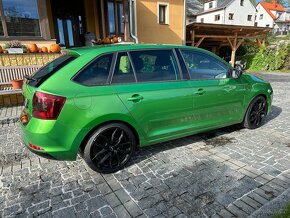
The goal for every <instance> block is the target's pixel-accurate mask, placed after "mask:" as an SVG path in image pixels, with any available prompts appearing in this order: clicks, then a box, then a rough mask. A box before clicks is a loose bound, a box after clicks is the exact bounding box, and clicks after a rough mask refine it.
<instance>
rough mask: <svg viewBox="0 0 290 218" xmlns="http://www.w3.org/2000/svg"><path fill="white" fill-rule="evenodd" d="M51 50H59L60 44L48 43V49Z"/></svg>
mask: <svg viewBox="0 0 290 218" xmlns="http://www.w3.org/2000/svg"><path fill="white" fill-rule="evenodd" d="M49 50H50V51H51V52H60V46H59V45H58V44H52V45H50V49H49Z"/></svg>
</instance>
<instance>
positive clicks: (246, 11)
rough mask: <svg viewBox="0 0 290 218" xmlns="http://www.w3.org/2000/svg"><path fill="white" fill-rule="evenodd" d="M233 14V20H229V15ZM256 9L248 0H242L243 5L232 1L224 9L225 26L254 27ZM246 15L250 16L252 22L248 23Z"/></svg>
mask: <svg viewBox="0 0 290 218" xmlns="http://www.w3.org/2000/svg"><path fill="white" fill-rule="evenodd" d="M230 13H233V14H234V19H233V20H229V14H230ZM255 13H256V9H255V7H254V5H253V4H252V3H251V2H250V0H244V5H243V6H241V5H240V0H235V1H233V2H232V3H231V4H230V5H229V6H228V7H226V9H225V24H229V25H243V26H254V24H255ZM248 15H252V20H251V21H248Z"/></svg>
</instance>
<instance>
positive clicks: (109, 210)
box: [100, 206, 113, 216]
mask: <svg viewBox="0 0 290 218" xmlns="http://www.w3.org/2000/svg"><path fill="white" fill-rule="evenodd" d="M100 213H101V215H102V216H107V215H110V214H111V213H113V210H112V208H111V207H108V206H104V207H102V208H100Z"/></svg>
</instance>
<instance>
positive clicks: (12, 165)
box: [0, 74, 290, 218]
mask: <svg viewBox="0 0 290 218" xmlns="http://www.w3.org/2000/svg"><path fill="white" fill-rule="evenodd" d="M262 76H264V77H266V79H267V78H271V80H272V79H273V83H272V85H273V89H274V102H273V107H272V112H271V114H270V115H269V116H268V117H267V119H266V120H265V122H264V125H263V126H262V127H261V128H259V129H257V130H247V129H241V128H239V127H237V126H231V127H227V128H223V129H219V130H216V131H212V132H208V133H204V134H199V135H194V136H190V137H186V138H182V139H178V140H174V141H170V142H166V143H162V144H159V145H155V146H152V147H148V148H145V149H142V150H139V151H137V153H136V155H135V156H134V158H133V159H132V161H131V162H130V163H129V164H128V166H127V168H125V169H124V170H122V171H120V172H118V173H116V174H112V175H101V174H98V173H95V172H92V171H91V170H89V169H88V168H87V167H86V165H85V164H84V162H83V160H81V159H78V160H77V161H75V162H60V161H59V162H57V161H49V160H46V159H43V158H39V157H37V156H35V155H34V154H32V153H31V152H29V151H27V150H26V148H24V146H23V144H22V143H21V137H20V127H19V124H18V123H10V124H2V127H1V130H0V166H1V167H0V217H37V216H40V217H52V216H53V217H70V218H72V217H90V216H91V217H122V218H123V217H155V216H156V217H247V216H249V215H251V214H259V213H257V210H258V209H259V208H261V207H262V206H263V205H268V204H269V202H270V201H271V200H273V199H276V197H278V196H280V195H281V194H282V193H283V192H284V191H287V190H288V192H289V188H290V171H289V167H290V140H289V139H290V136H289V135H290V125H289V124H290V123H289V122H290V121H289V120H290V110H289V109H290V108H289V105H290V98H289V96H288V92H289V91H290V75H289V76H284V75H283V74H281V75H280V74H279V75H277V77H274V76H271V77H268V76H267V75H262ZM277 78H279V80H278V79H277ZM284 193H285V192H284ZM284 195H285V194H284ZM278 206H279V205H278ZM276 209H279V208H276ZM268 215H269V214H268ZM263 216H264V217H265V215H263Z"/></svg>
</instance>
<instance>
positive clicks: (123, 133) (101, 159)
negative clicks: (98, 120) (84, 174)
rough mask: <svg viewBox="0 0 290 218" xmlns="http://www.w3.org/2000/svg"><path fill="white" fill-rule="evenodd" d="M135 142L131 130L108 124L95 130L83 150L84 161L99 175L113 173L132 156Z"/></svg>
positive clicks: (122, 126) (124, 126)
mask: <svg viewBox="0 0 290 218" xmlns="http://www.w3.org/2000/svg"><path fill="white" fill-rule="evenodd" d="M135 147H136V140H135V136H134V134H133V132H132V131H131V129H130V128H129V127H128V126H126V125H125V124H122V123H110V124H106V125H103V126H101V127H99V128H98V129H96V130H95V131H94V132H93V133H92V135H91V136H90V138H89V140H88V142H87V144H86V147H85V149H84V160H85V161H86V163H87V164H88V165H89V167H90V168H91V169H93V170H95V171H97V172H100V173H114V172H116V171H118V170H120V169H121V168H123V167H124V166H125V164H126V163H127V162H128V161H129V159H130V158H131V156H132V155H133V153H134V151H135Z"/></svg>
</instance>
